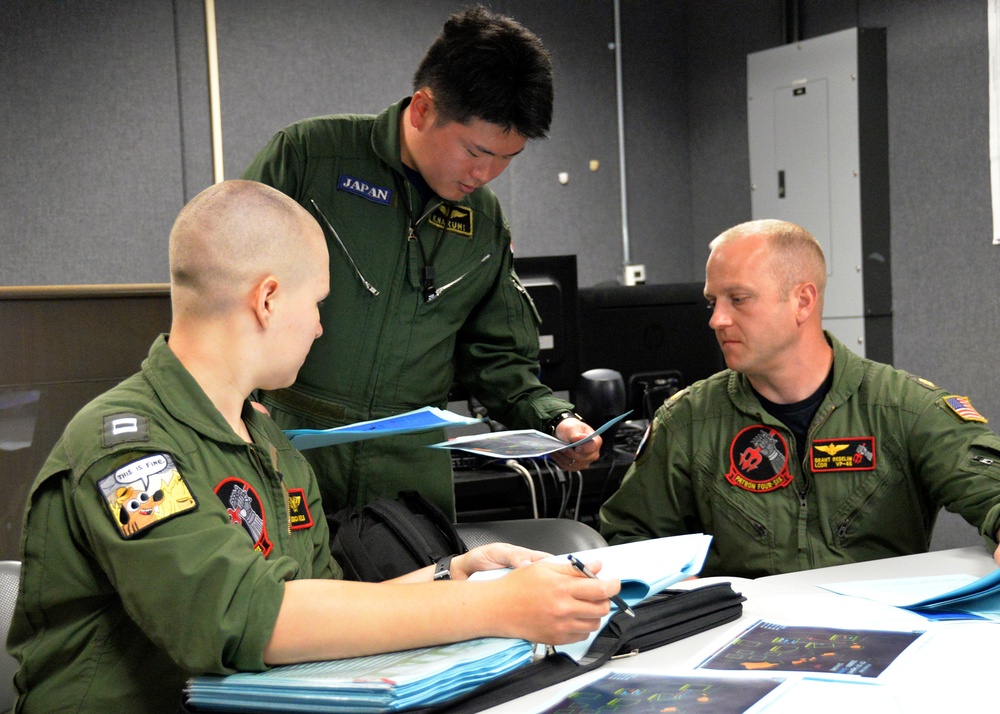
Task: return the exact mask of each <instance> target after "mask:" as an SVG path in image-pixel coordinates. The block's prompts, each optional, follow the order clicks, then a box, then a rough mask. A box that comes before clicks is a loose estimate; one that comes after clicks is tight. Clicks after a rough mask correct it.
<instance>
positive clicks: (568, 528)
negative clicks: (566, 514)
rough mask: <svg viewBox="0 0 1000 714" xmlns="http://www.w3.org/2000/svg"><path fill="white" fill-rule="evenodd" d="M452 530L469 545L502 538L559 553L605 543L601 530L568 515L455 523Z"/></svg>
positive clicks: (505, 540) (586, 548) (555, 553)
mask: <svg viewBox="0 0 1000 714" xmlns="http://www.w3.org/2000/svg"><path fill="white" fill-rule="evenodd" d="M455 530H457V531H458V535H459V537H460V538H461V539H462V541H463V542H464V543H465V545H466V547H468V548H475V547H476V546H479V545H486V544H487V543H495V542H497V541H501V542H503V543H513V544H514V545H520V546H523V547H525V548H531V549H532V550H543V551H545V552H547V553H552V554H554V555H561V554H562V553H573V552H576V551H579V550H590V549H591V548H603V547H605V546H606V545H607V544H608V543H607V541H606V540H604V538H603V537H601V534H600V533H598V532H597V531H596V530H594V529H593V528H591V527H590V526H588V525H587V524H586V523H581V522H580V521H574V520H571V519H569V518H518V519H514V520H509V521H482V522H480V523H456V524H455Z"/></svg>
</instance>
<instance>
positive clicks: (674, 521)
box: [600, 393, 703, 545]
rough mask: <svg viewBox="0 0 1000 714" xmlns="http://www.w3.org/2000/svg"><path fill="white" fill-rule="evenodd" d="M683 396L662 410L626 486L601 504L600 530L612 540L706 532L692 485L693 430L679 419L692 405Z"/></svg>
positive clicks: (625, 478)
mask: <svg viewBox="0 0 1000 714" xmlns="http://www.w3.org/2000/svg"><path fill="white" fill-rule="evenodd" d="M682 395H683V393H681V394H679V395H678V397H677V398H675V399H674V400H672V401H670V402H667V403H666V404H664V405H663V406H661V407H660V408H659V409H658V410H657V412H656V414H655V415H654V417H653V421H652V422H651V424H650V426H649V429H648V431H647V432H646V435H645V436H644V438H643V441H642V443H641V444H640V446H639V448H638V450H637V452H636V458H635V461H634V462H633V464H632V466H630V467H629V470H628V472H627V473H626V474H625V477H624V479H623V480H622V485H621V487H620V488H619V489H618V491H617V492H616V493H615V494H614V495H613V496H611V498H609V499H608V500H607V502H606V503H605V504H604V505H603V506H602V507H601V511H600V521H601V522H600V530H601V535H603V536H604V538H605V539H606V540H607V541H608V543H610V544H612V545H614V544H616V543H627V542H630V541H637V540H644V539H647V538H660V537H664V536H674V535H683V534H686V533H699V532H702V531H703V524H702V523H701V521H700V518H699V517H698V515H697V514H698V506H697V501H696V498H695V493H694V489H693V486H692V484H693V480H692V472H691V470H692V466H691V458H692V450H691V449H692V444H691V439H692V432H691V429H690V428H688V429H684V428H683V427H682V426H679V425H677V423H676V422H677V421H683V418H684V417H683V413H682V412H683V411H684V410H686V409H689V407H687V406H686V405H685V404H684V401H685V400H684V399H683V398H682Z"/></svg>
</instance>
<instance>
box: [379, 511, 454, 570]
mask: <svg viewBox="0 0 1000 714" xmlns="http://www.w3.org/2000/svg"><path fill="white" fill-rule="evenodd" d="M365 510H366V511H369V512H371V513H373V514H377V515H378V517H379V518H380V519H381V520H382V523H383V524H384V525H385V527H386V528H388V529H389V530H390V531H392V533H393V534H394V535H395V536H396V539H397V540H398V541H399V543H400V545H403V546H404V547H405V548H406V549H407V550H408V551H409V552H410V554H411V555H412V556H414V558H416V560H417V562H419V563H421V564H422V565H430V564H431V563H433V562H434V553H435V550H436V549H435V548H434V546H432V545H431V544H430V542H428V540H427V538H425V537H424V534H423V533H422V532H421V531H420V529H419V528H417V527H416V526H414V524H413V519H414V518H415V517H416V516H415V515H414V513H413V512H412V511H411V510H410V509H409V508H407V507H405V506H403V505H402V504H401V503H399V502H397V501H395V500H393V499H389V498H377V499H375V500H374V501H372V502H371V503H369V504H368V505H367V506H365ZM442 555H447V553H442Z"/></svg>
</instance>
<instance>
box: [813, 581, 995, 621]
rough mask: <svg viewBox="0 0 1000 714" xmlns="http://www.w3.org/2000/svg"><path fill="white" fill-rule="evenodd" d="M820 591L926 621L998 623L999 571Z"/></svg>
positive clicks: (858, 583)
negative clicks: (901, 611)
mask: <svg viewBox="0 0 1000 714" xmlns="http://www.w3.org/2000/svg"><path fill="white" fill-rule="evenodd" d="M820 587H821V588H823V589H825V590H829V591H830V592H835V593H839V594H841V595H853V596H855V597H863V598H867V599H869V600H877V601H878V602H884V603H886V604H887V605H894V606H896V607H901V608H903V609H905V610H909V611H911V612H915V613H917V614H918V615H922V616H924V617H926V618H927V619H929V620H955V619H963V620H993V621H996V622H1000V569H998V570H994V571H993V572H992V573H990V574H989V575H984V576H983V577H981V578H976V577H975V576H972V575H936V576H929V577H922V578H893V579H891V580H859V581H854V582H844V583H830V584H828V585H820Z"/></svg>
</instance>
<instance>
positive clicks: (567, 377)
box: [514, 255, 580, 392]
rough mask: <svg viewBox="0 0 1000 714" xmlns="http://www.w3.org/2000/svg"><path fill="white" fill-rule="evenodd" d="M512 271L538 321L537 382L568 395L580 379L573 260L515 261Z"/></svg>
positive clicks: (555, 257) (553, 257) (536, 258)
mask: <svg viewBox="0 0 1000 714" xmlns="http://www.w3.org/2000/svg"><path fill="white" fill-rule="evenodd" d="M514 270H515V271H516V272H517V276H518V278H520V280H521V283H522V284H523V285H524V287H525V289H526V290H527V291H528V295H530V296H531V299H532V301H533V302H534V303H535V307H536V308H537V309H538V314H539V315H540V316H541V318H542V324H541V326H540V327H539V330H538V343H539V347H540V350H539V353H538V361H539V363H540V365H541V371H540V373H539V379H540V380H541V382H542V384H544V385H545V386H547V387H549V389H552V390H553V391H556V392H559V391H572V390H573V389H574V388H575V387H576V383H577V380H578V379H579V377H580V363H579V359H578V349H579V347H578V343H579V340H578V332H577V329H578V324H577V278H576V256H575V255H551V256H533V257H524V258H515V259H514Z"/></svg>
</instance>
